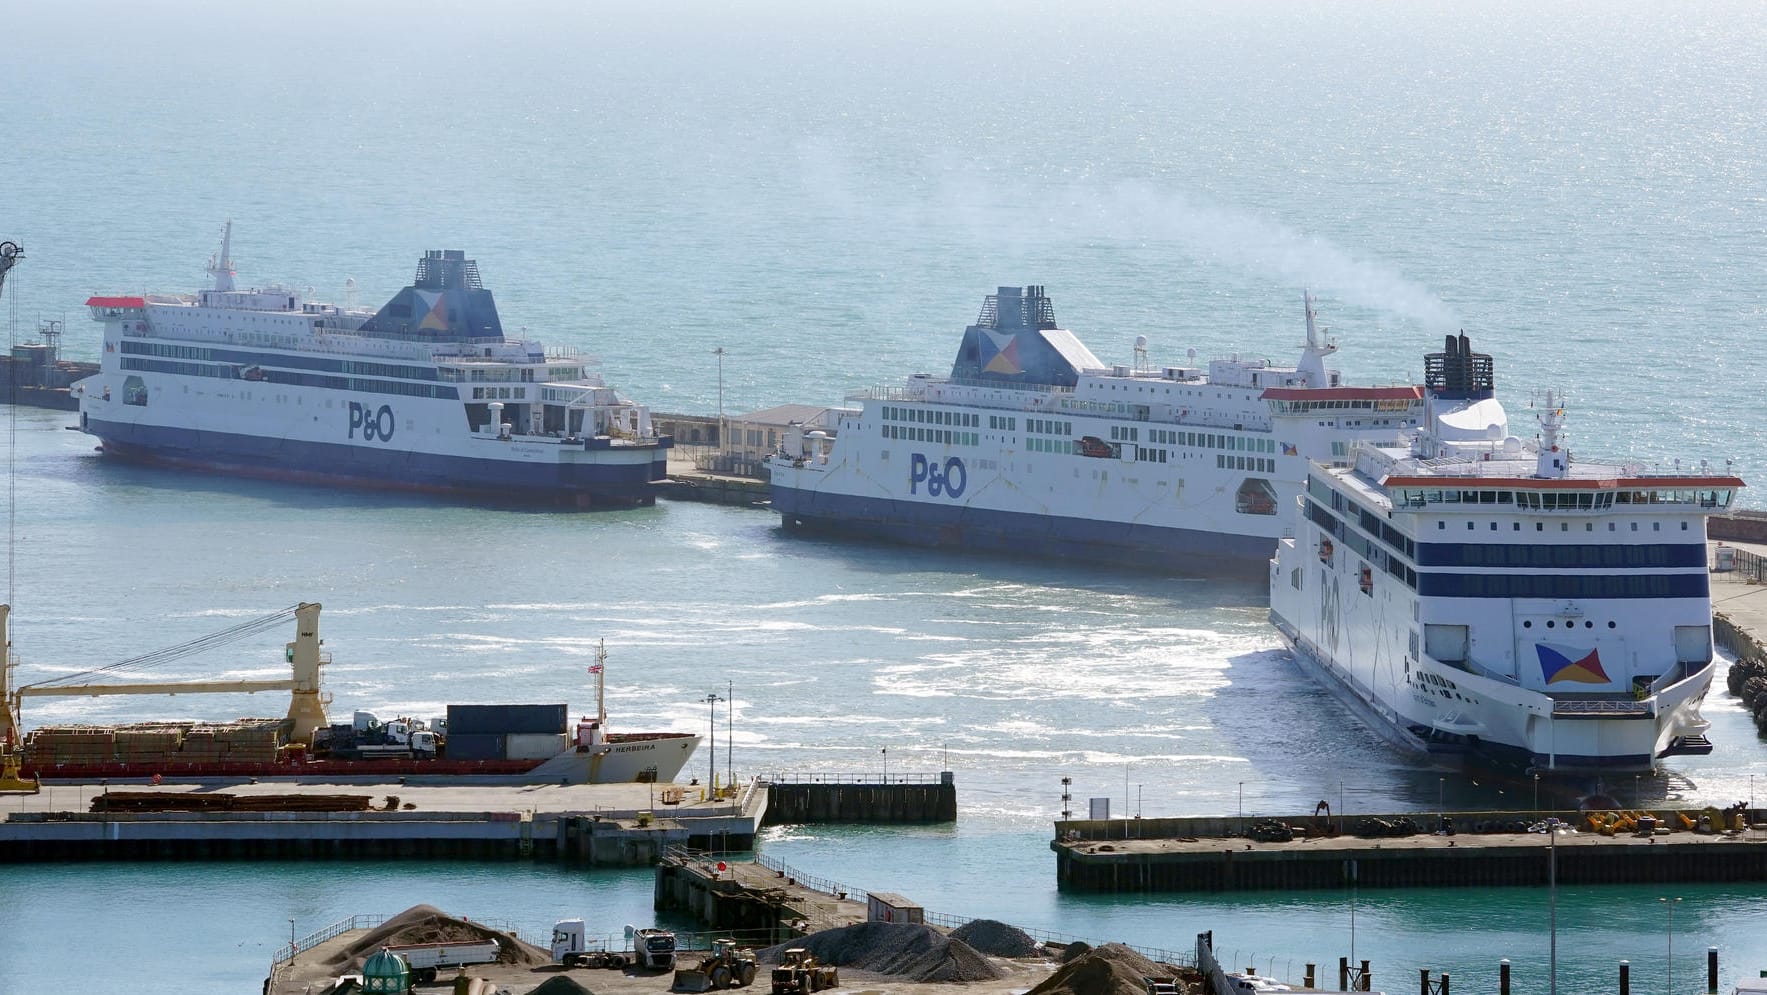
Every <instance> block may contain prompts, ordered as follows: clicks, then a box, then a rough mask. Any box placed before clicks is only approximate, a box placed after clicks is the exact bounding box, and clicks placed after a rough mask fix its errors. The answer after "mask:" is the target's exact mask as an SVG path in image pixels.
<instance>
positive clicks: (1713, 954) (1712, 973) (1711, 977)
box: [1706, 947, 1718, 995]
mask: <svg viewBox="0 0 1767 995" xmlns="http://www.w3.org/2000/svg"><path fill="white" fill-rule="evenodd" d="M1706 991H1707V992H1709V993H1710V995H1718V948H1717V947H1707V948H1706Z"/></svg>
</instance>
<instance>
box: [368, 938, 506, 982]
mask: <svg viewBox="0 0 1767 995" xmlns="http://www.w3.org/2000/svg"><path fill="white" fill-rule="evenodd" d="M386 949H387V950H388V951H390V952H391V953H395V954H398V955H399V956H400V957H403V958H404V959H405V964H406V966H407V967H409V968H411V981H412V983H413V984H418V985H427V984H429V983H431V982H433V981H435V980H436V970H437V969H438V968H444V967H467V966H469V965H472V964H493V963H496V961H497V951H498V949H499V947H498V944H497V941H496V940H472V941H469V942H465V943H403V944H398V945H395V946H389V947H387V948H386Z"/></svg>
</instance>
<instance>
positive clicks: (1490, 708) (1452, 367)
mask: <svg viewBox="0 0 1767 995" xmlns="http://www.w3.org/2000/svg"><path fill="white" fill-rule="evenodd" d="M1426 371H1427V380H1426V383H1425V390H1426V393H1427V402H1428V405H1429V415H1428V417H1427V418H1426V421H1425V422H1424V424H1423V425H1421V426H1420V427H1419V428H1418V429H1417V430H1416V431H1414V432H1411V433H1407V438H1405V439H1402V440H1397V441H1389V442H1384V443H1375V442H1363V443H1360V444H1358V445H1357V446H1356V447H1355V449H1354V451H1353V460H1352V461H1351V463H1350V465H1347V466H1333V465H1328V464H1325V463H1314V464H1313V465H1312V467H1311V468H1310V470H1309V472H1308V475H1307V483H1306V493H1305V495H1304V496H1302V497H1301V498H1299V499H1297V500H1298V501H1299V504H1300V507H1299V509H1298V511H1299V515H1298V520H1299V522H1300V527H1299V529H1298V530H1297V534H1296V535H1295V536H1293V537H1292V538H1285V539H1283V540H1282V541H1281V542H1280V543H1279V544H1278V545H1277V551H1276V556H1275V558H1274V559H1272V560H1271V564H1270V604H1271V611H1270V615H1271V619H1272V620H1273V621H1274V622H1275V624H1276V627H1277V628H1278V629H1279V630H1280V631H1281V632H1282V634H1283V635H1284V636H1285V637H1286V638H1287V639H1288V640H1289V642H1290V643H1292V644H1293V646H1294V649H1295V657H1296V659H1297V660H1298V661H1299V662H1300V664H1301V666H1302V668H1303V669H1304V670H1307V671H1308V672H1309V673H1311V674H1313V675H1314V676H1315V677H1317V678H1318V679H1319V680H1320V681H1321V683H1323V684H1324V685H1325V686H1326V687H1327V688H1329V689H1331V690H1332V691H1333V692H1334V693H1335V694H1336V695H1337V696H1338V697H1339V698H1341V699H1343V700H1344V701H1345V702H1346V703H1347V704H1349V705H1350V706H1351V707H1352V708H1353V709H1354V710H1355V711H1356V712H1358V714H1360V715H1361V716H1362V717H1363V719H1364V720H1365V721H1367V722H1368V723H1369V724H1370V725H1372V726H1373V727H1374V728H1376V729H1377V730H1379V731H1380V732H1381V733H1382V734H1383V735H1384V736H1386V737H1387V738H1389V739H1390V740H1391V741H1393V742H1395V743H1397V744H1399V745H1401V746H1404V747H1408V748H1411V749H1413V750H1417V751H1425V752H1433V753H1438V754H1444V755H1451V754H1459V755H1460V757H1459V758H1458V759H1461V760H1466V759H1472V760H1475V761H1478V762H1480V763H1481V764H1484V765H1495V766H1500V767H1509V768H1514V767H1520V768H1523V769H1527V768H1532V769H1533V770H1535V771H1538V772H1545V773H1555V772H1567V773H1577V772H1590V771H1594V772H1603V773H1607V772H1627V771H1634V772H1635V771H1643V770H1649V769H1651V768H1652V767H1653V766H1654V765H1655V764H1656V762H1657V760H1658V759H1660V758H1663V757H1668V756H1674V755H1678V754H1691V753H1707V752H1710V750H1711V744H1710V743H1709V742H1708V741H1707V740H1706V738H1705V733H1706V731H1707V729H1708V726H1709V724H1708V723H1707V722H1706V721H1705V720H1704V719H1702V718H1701V717H1700V702H1701V700H1702V699H1703V698H1704V697H1705V694H1706V689H1707V687H1708V686H1709V685H1710V684H1711V682H1712V670H1713V666H1712V660H1713V652H1712V603H1711V597H1710V593H1709V588H1708V583H1707V582H1708V573H1707V568H1706V518H1707V516H1709V515H1711V514H1713V513H1715V512H1719V511H1722V510H1724V509H1726V508H1728V507H1729V506H1730V503H1731V499H1732V497H1733V496H1734V495H1735V493H1736V490H1737V488H1739V487H1741V486H1742V481H1740V480H1738V479H1737V478H1735V477H1733V476H1729V475H1727V474H1719V473H1714V472H1712V471H1711V470H1710V469H1709V468H1708V467H1707V465H1706V464H1704V463H1702V464H1700V466H1699V468H1698V469H1697V470H1691V471H1682V470H1680V469H1676V470H1674V471H1672V472H1666V473H1663V472H1650V471H1647V470H1646V469H1645V468H1644V467H1643V466H1642V465H1639V464H1633V463H1618V462H1598V461H1594V460H1578V459H1574V458H1573V457H1572V454H1571V452H1570V450H1569V449H1568V448H1566V447H1565V434H1564V410H1563V406H1562V405H1563V401H1562V399H1561V398H1554V397H1552V396H1551V395H1550V394H1549V395H1547V399H1546V404H1545V407H1544V408H1542V409H1540V410H1539V420H1540V428H1541V437H1540V439H1539V441H1538V442H1537V443H1535V442H1523V441H1522V440H1519V439H1517V438H1515V437H1513V436H1510V435H1508V434H1507V433H1506V432H1501V431H1492V432H1489V433H1472V434H1469V433H1466V432H1464V431H1458V430H1457V429H1456V428H1455V426H1454V425H1453V424H1451V422H1452V420H1453V419H1454V418H1455V417H1456V416H1463V415H1464V413H1465V412H1466V411H1468V410H1469V409H1476V408H1477V407H1478V406H1480V405H1488V404H1494V403H1495V402H1494V401H1492V400H1491V397H1492V392H1493V389H1494V378H1493V376H1492V369H1491V361H1490V357H1489V356H1485V355H1482V354H1478V353H1474V352H1472V349H1471V347H1470V344H1469V343H1468V342H1467V341H1466V337H1465V336H1464V335H1463V336H1460V337H1459V338H1458V339H1456V338H1454V337H1452V336H1451V337H1450V338H1449V339H1448V344H1447V349H1446V351H1445V352H1443V353H1438V354H1436V355H1433V356H1430V357H1428V360H1427V362H1426ZM1444 759H1449V757H1446V756H1445V757H1444Z"/></svg>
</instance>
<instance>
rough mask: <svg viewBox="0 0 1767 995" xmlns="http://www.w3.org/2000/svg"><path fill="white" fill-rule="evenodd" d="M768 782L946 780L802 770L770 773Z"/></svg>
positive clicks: (942, 777) (933, 776) (926, 776)
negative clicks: (806, 771)
mask: <svg viewBox="0 0 1767 995" xmlns="http://www.w3.org/2000/svg"><path fill="white" fill-rule="evenodd" d="M761 780H763V781H766V782H767V783H768V784H940V783H943V782H944V780H945V775H944V774H942V773H936V774H913V773H900V774H889V773H879V774H823V773H803V772H801V771H793V772H785V773H775V774H770V775H768V776H766V777H763V778H761Z"/></svg>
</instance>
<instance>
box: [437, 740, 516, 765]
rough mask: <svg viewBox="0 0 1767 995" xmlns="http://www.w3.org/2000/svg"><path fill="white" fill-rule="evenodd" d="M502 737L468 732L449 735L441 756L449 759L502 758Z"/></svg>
mask: <svg viewBox="0 0 1767 995" xmlns="http://www.w3.org/2000/svg"><path fill="white" fill-rule="evenodd" d="M503 749H504V737H502V736H496V735H483V734H477V735H475V734H468V735H465V736H449V737H448V744H447V747H446V749H444V751H443V756H445V757H447V758H448V759H449V760H502V759H503Z"/></svg>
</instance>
